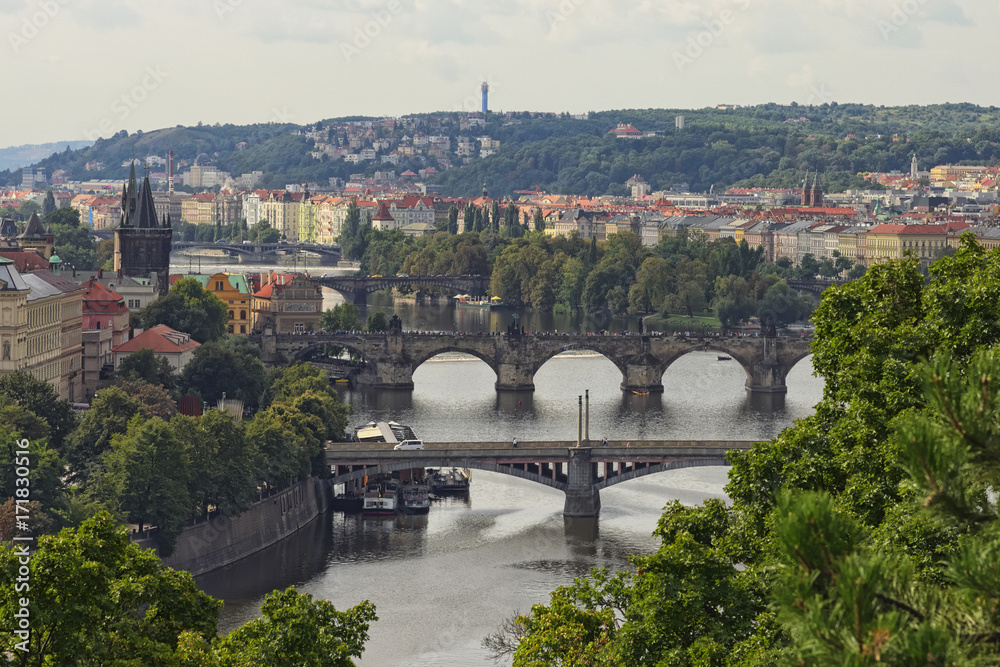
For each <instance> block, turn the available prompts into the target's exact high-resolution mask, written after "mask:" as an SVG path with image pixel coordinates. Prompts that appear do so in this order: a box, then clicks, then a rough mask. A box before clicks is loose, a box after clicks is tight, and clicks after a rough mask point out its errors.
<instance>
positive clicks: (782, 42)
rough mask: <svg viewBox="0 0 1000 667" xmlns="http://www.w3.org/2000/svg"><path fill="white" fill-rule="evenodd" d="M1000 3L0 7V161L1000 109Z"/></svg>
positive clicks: (186, 1) (426, 0) (189, 2)
mask: <svg viewBox="0 0 1000 667" xmlns="http://www.w3.org/2000/svg"><path fill="white" fill-rule="evenodd" d="M998 27H1000V3H998V2H997V0H561V1H560V0H0V28H2V33H3V35H4V39H3V42H4V43H3V44H2V45H0V52H2V53H3V57H2V58H0V63H2V64H3V69H2V71H3V78H4V80H5V83H6V85H5V89H6V90H7V94H6V95H5V96H4V99H3V103H2V112H0V146H10V145H18V144H26V143H41V142H48V141H57V140H58V141H63V140H70V139H93V138H96V137H97V136H102V135H103V136H109V135H110V134H113V133H114V132H116V131H118V130H121V129H127V130H128V131H130V132H132V131H135V130H137V129H142V130H146V131H148V130H153V129H157V128H161V127H169V126H173V125H176V124H179V123H180V124H187V125H193V124H196V123H198V122H199V121H201V122H203V123H206V124H212V123H216V122H223V123H225V122H231V123H240V124H242V123H255V122H267V121H269V120H275V121H289V122H296V123H308V122H315V121H316V120H319V119H322V118H330V117H334V116H345V115H353V114H363V115H376V116H382V115H402V114H406V113H411V112H425V111H439V110H456V109H469V110H475V109H478V108H479V97H480V93H479V86H480V83H481V82H482V81H488V82H489V83H490V108H491V109H492V110H494V111H498V110H499V111H502V110H516V111H521V110H536V111H559V112H561V111H569V112H571V113H581V112H585V111H588V110H603V109H623V108H647V107H667V108H697V107H704V106H714V105H716V104H721V103H732V104H756V103H762V102H772V101H773V102H779V103H788V102H791V101H793V100H794V101H797V102H799V103H800V104H806V103H810V102H813V103H822V102H828V101H838V102H864V103H874V104H886V105H896V104H926V103H935V102H961V101H966V102H975V103H978V104H985V105H992V104H1000V102H998V98H1000V94H998V90H997V86H998V84H997V78H996V63H997V60H998V55H1000V48H998V46H997V45H998V44H1000V41H998V40H997V39H996V30H997V28H998Z"/></svg>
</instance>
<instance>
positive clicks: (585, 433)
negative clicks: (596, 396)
mask: <svg viewBox="0 0 1000 667" xmlns="http://www.w3.org/2000/svg"><path fill="white" fill-rule="evenodd" d="M583 395H584V397H586V399H587V401H586V402H587V405H586V407H585V409H584V414H585V417H584V420H583V424H584V431H583V441H584V442H586V443H587V446H588V447H589V446H590V390H589V389H584V390H583Z"/></svg>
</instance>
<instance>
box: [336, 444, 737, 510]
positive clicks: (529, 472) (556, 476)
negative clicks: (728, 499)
mask: <svg viewBox="0 0 1000 667" xmlns="http://www.w3.org/2000/svg"><path fill="white" fill-rule="evenodd" d="M578 444H579V445H581V446H577V445H578ZM590 444H591V443H588V442H581V443H576V442H521V443H519V444H518V447H517V448H516V449H515V448H513V447H512V446H511V443H505V442H465V443H458V442H449V443H429V442H428V443H425V449H423V450H415V451H414V450H410V451H399V452H397V451H393V449H392V447H393V445H392V444H385V443H364V444H363V445H362V444H360V443H357V442H350V443H337V444H333V443H331V444H328V445H327V447H326V462H327V465H328V466H329V468H330V479H329V482H330V483H331V484H333V485H340V484H343V485H344V487H345V489H349V490H358V489H360V487H361V486H363V484H364V479H365V478H366V477H370V476H375V475H378V474H383V473H392V472H395V471H397V470H409V469H414V468H428V467H455V468H473V469H477V470H488V471H490V472H497V473H502V474H506V475H513V476H515V477H519V478H521V479H525V480H528V481H532V482H537V483H539V484H544V485H546V486H548V487H551V488H554V489H558V490H560V491H563V492H564V493H565V494H566V499H565V504H564V505H563V515H564V516H567V517H596V516H598V514H599V513H600V510H601V495H600V492H601V489H605V488H607V487H609V486H613V485H615V484H619V483H621V482H627V481H629V480H632V479H635V478H637V477H642V476H644V475H650V474H653V473H658V472H665V471H667V470H676V469H678V468H689V467H695V466H724V465H728V462H727V461H726V452H727V451H729V450H731V449H734V450H746V449H749V448H750V447H751V446H752V445H753V443H752V442H749V441H718V440H690V441H676V440H666V441H663V440H660V441H634V442H621V441H616V442H609V443H608V446H607V447H592V446H590Z"/></svg>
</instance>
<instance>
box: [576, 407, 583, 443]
mask: <svg viewBox="0 0 1000 667" xmlns="http://www.w3.org/2000/svg"><path fill="white" fill-rule="evenodd" d="M577 399H578V400H579V410H578V413H577V417H576V446H577V447H579V446H580V440H581V439H582V438H583V396H577Z"/></svg>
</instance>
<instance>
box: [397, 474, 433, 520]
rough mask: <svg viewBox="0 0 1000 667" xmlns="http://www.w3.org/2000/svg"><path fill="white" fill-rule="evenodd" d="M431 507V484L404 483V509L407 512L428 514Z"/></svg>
mask: <svg viewBox="0 0 1000 667" xmlns="http://www.w3.org/2000/svg"><path fill="white" fill-rule="evenodd" d="M430 509H431V485H430V484H428V483H427V482H409V483H407V484H404V485H403V511H404V512H406V513H407V514H426V513H427V512H429V511H430Z"/></svg>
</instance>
